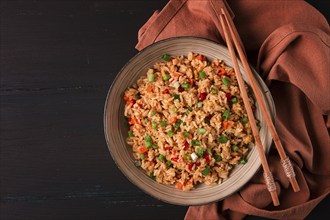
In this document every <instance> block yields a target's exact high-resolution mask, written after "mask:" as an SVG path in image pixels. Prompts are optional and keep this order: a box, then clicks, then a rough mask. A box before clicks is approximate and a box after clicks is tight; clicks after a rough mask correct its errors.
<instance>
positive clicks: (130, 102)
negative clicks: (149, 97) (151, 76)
mask: <svg viewBox="0 0 330 220" xmlns="http://www.w3.org/2000/svg"><path fill="white" fill-rule="evenodd" d="M134 104H135V100H134V99H131V100H128V101H127V102H126V105H134Z"/></svg>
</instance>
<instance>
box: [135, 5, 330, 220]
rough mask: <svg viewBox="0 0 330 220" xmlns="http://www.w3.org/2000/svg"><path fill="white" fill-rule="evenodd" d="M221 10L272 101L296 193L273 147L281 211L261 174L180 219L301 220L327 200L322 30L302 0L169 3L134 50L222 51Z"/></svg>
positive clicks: (328, 104) (322, 22)
mask: <svg viewBox="0 0 330 220" xmlns="http://www.w3.org/2000/svg"><path fill="white" fill-rule="evenodd" d="M221 7H226V8H227V10H228V11H229V13H230V14H231V15H232V17H233V19H234V23H235V25H236V27H237V30H238V33H239V35H240V36H241V40H242V42H243V45H244V46H245V50H246V53H247V56H248V58H249V61H250V63H251V64H252V65H253V66H254V67H256V69H257V70H258V71H259V74H260V75H261V76H262V78H263V79H264V80H265V82H266V83H267V85H268V87H269V89H270V91H271V93H272V96H273V98H274V102H275V106H276V128H277V132H278V134H279V137H280V139H281V141H282V144H283V147H284V149H285V150H286V152H287V155H288V156H289V157H290V159H291V161H292V163H293V166H294V169H295V172H296V178H297V181H298V183H299V185H300V188H301V191H300V192H298V193H294V192H293V190H292V187H291V185H290V183H289V181H288V179H287V178H286V177H285V174H284V173H283V170H282V167H281V165H280V158H279V156H278V153H277V152H276V149H275V147H273V148H272V150H271V151H270V153H269V155H268V163H269V166H270V169H271V171H272V172H273V175H274V179H275V181H276V184H277V188H278V195H279V199H280V203H281V204H280V206H278V207H274V206H273V205H272V200H271V197H270V194H269V192H268V191H267V189H266V186H265V184H264V180H263V177H262V170H260V171H259V172H258V173H257V174H256V175H255V176H254V177H253V179H252V180H251V181H250V182H249V183H247V184H246V185H245V186H244V187H243V188H242V189H241V190H240V191H238V192H237V193H235V194H233V195H231V196H229V197H228V198H226V199H224V200H223V201H219V202H217V203H212V204H207V205H202V206H191V207H189V209H188V212H187V213H186V216H185V219H186V220H190V219H243V218H244V217H245V216H246V215H255V216H262V217H267V218H274V219H303V218H305V217H306V216H307V215H308V214H309V213H310V212H311V211H312V209H313V208H314V207H315V206H316V205H317V204H318V203H319V202H320V201H321V200H322V199H324V198H325V197H326V196H327V195H328V194H329V192H330V163H329V155H330V139H329V127H330V119H329V111H330V97H329V94H330V89H329V88H330V85H329V82H330V80H329V79H330V74H329V72H330V71H329V70H330V65H329V60H330V50H329V45H330V38H329V35H330V30H329V25H328V23H327V21H326V19H325V18H324V17H323V16H322V15H321V14H320V13H319V12H318V11H317V10H316V9H315V8H313V7H312V6H311V5H309V4H308V3H306V2H304V1H302V0H296V1H260V0H244V1H242V0H230V1H228V2H226V1H223V0H171V1H169V3H168V4H167V5H166V6H165V7H164V8H163V9H162V10H161V11H156V12H155V13H154V14H153V15H152V16H151V18H150V19H149V20H148V21H147V23H146V24H145V25H144V26H143V27H142V28H141V29H140V31H139V33H138V39H139V42H138V44H137V45H136V48H137V49H138V50H141V49H143V48H145V47H146V46H148V45H150V44H152V43H154V42H157V41H159V40H162V39H166V38H170V37H176V36H195V37H203V38H207V39H210V40H213V41H216V42H219V43H220V44H224V40H223V31H222V29H221V25H220V20H219V13H220V8H221Z"/></svg>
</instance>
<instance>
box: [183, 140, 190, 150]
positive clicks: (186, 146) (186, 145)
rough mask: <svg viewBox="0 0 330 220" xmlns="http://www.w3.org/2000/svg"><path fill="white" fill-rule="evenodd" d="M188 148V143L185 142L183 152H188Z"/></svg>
mask: <svg viewBox="0 0 330 220" xmlns="http://www.w3.org/2000/svg"><path fill="white" fill-rule="evenodd" d="M188 148H189V143H188V142H187V141H186V142H185V143H184V148H183V150H188Z"/></svg>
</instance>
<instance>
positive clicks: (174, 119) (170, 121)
mask: <svg viewBox="0 0 330 220" xmlns="http://www.w3.org/2000/svg"><path fill="white" fill-rule="evenodd" d="M176 120H177V117H171V118H170V119H168V123H169V124H174V123H175V122H176Z"/></svg>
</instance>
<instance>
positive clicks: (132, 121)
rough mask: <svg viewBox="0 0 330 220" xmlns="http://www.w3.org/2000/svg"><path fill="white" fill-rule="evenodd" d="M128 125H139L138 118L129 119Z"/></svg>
mask: <svg viewBox="0 0 330 220" xmlns="http://www.w3.org/2000/svg"><path fill="white" fill-rule="evenodd" d="M128 124H130V125H132V124H139V121H138V120H137V119H136V118H129V119H128Z"/></svg>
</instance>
